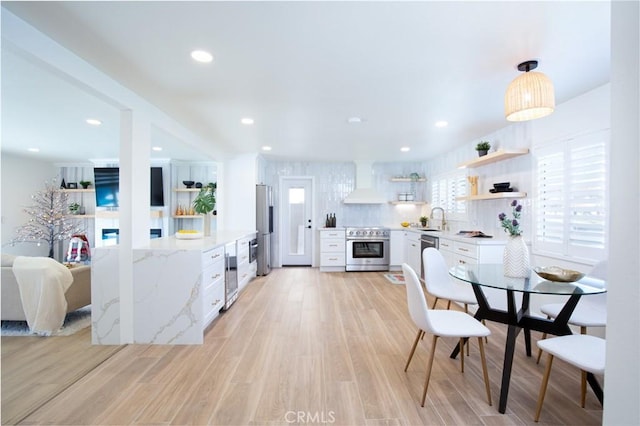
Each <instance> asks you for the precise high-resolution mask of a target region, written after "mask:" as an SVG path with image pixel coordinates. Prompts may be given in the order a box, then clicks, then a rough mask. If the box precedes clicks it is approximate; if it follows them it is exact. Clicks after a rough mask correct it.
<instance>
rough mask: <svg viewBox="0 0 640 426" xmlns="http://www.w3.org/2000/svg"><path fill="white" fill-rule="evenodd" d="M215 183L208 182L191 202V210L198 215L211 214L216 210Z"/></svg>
mask: <svg viewBox="0 0 640 426" xmlns="http://www.w3.org/2000/svg"><path fill="white" fill-rule="evenodd" d="M216 187H217V183H216V182H213V183H211V182H209V183H208V184H207V185H205V186H203V187H202V189H200V192H199V193H198V195H197V196H196V198H195V199H194V200H193V210H195V212H196V213H198V214H208V213H211V212H212V211H213V210H214V209H215V208H216Z"/></svg>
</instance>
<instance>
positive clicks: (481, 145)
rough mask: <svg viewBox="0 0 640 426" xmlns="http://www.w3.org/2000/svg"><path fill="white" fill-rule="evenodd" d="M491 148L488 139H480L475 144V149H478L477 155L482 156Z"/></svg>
mask: <svg viewBox="0 0 640 426" xmlns="http://www.w3.org/2000/svg"><path fill="white" fill-rule="evenodd" d="M490 149H491V144H490V143H489V141H481V142H478V144H477V145H476V151H478V156H480V157H484V156H485V155H487V153H488V152H489V150H490Z"/></svg>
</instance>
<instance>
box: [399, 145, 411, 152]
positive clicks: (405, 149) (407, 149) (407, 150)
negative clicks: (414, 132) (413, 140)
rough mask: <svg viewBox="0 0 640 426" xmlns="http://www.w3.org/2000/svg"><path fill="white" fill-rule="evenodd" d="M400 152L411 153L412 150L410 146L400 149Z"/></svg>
mask: <svg viewBox="0 0 640 426" xmlns="http://www.w3.org/2000/svg"><path fill="white" fill-rule="evenodd" d="M400 151H402V152H409V151H411V148H409V147H408V146H403V147H402V148H400Z"/></svg>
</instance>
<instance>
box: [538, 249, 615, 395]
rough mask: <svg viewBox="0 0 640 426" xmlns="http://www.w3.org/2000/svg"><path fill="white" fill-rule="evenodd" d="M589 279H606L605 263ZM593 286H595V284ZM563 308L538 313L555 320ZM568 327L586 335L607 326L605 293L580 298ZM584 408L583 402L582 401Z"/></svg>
mask: <svg viewBox="0 0 640 426" xmlns="http://www.w3.org/2000/svg"><path fill="white" fill-rule="evenodd" d="M588 276H589V277H592V278H597V279H599V280H606V279H607V261H602V262H599V263H597V264H596V265H595V266H594V267H593V269H591V271H590V272H589V274H588ZM594 284H596V285H597V283H596V282H594ZM563 307H564V303H548V304H546V305H542V306H541V307H540V312H542V313H543V314H545V315H546V316H547V318H556V317H557V316H558V315H560V311H561V310H562V308H563ZM569 325H574V326H577V327H580V334H587V327H606V325H607V293H602V294H594V295H592V296H585V297H582V298H580V301H579V302H578V304H577V305H576V308H575V309H574V310H573V312H572V313H571V317H570V318H569ZM546 338H547V333H544V334H543V335H542V339H546ZM541 356H542V350H540V349H538V357H537V359H536V363H539V362H540V357H541ZM582 376H583V378H582V380H583V383H586V380H587V378H586V374H583V375H582ZM582 406H583V407H584V401H582Z"/></svg>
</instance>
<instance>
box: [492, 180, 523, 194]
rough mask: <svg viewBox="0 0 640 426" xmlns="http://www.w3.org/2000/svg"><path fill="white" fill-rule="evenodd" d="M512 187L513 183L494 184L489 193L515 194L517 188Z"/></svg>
mask: <svg viewBox="0 0 640 426" xmlns="http://www.w3.org/2000/svg"><path fill="white" fill-rule="evenodd" d="M510 185H511V182H500V183H494V184H493V188H491V189H490V190H489V192H490V193H492V194H497V193H499V192H514V191H517V190H516V188H512V187H511V186H510Z"/></svg>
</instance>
